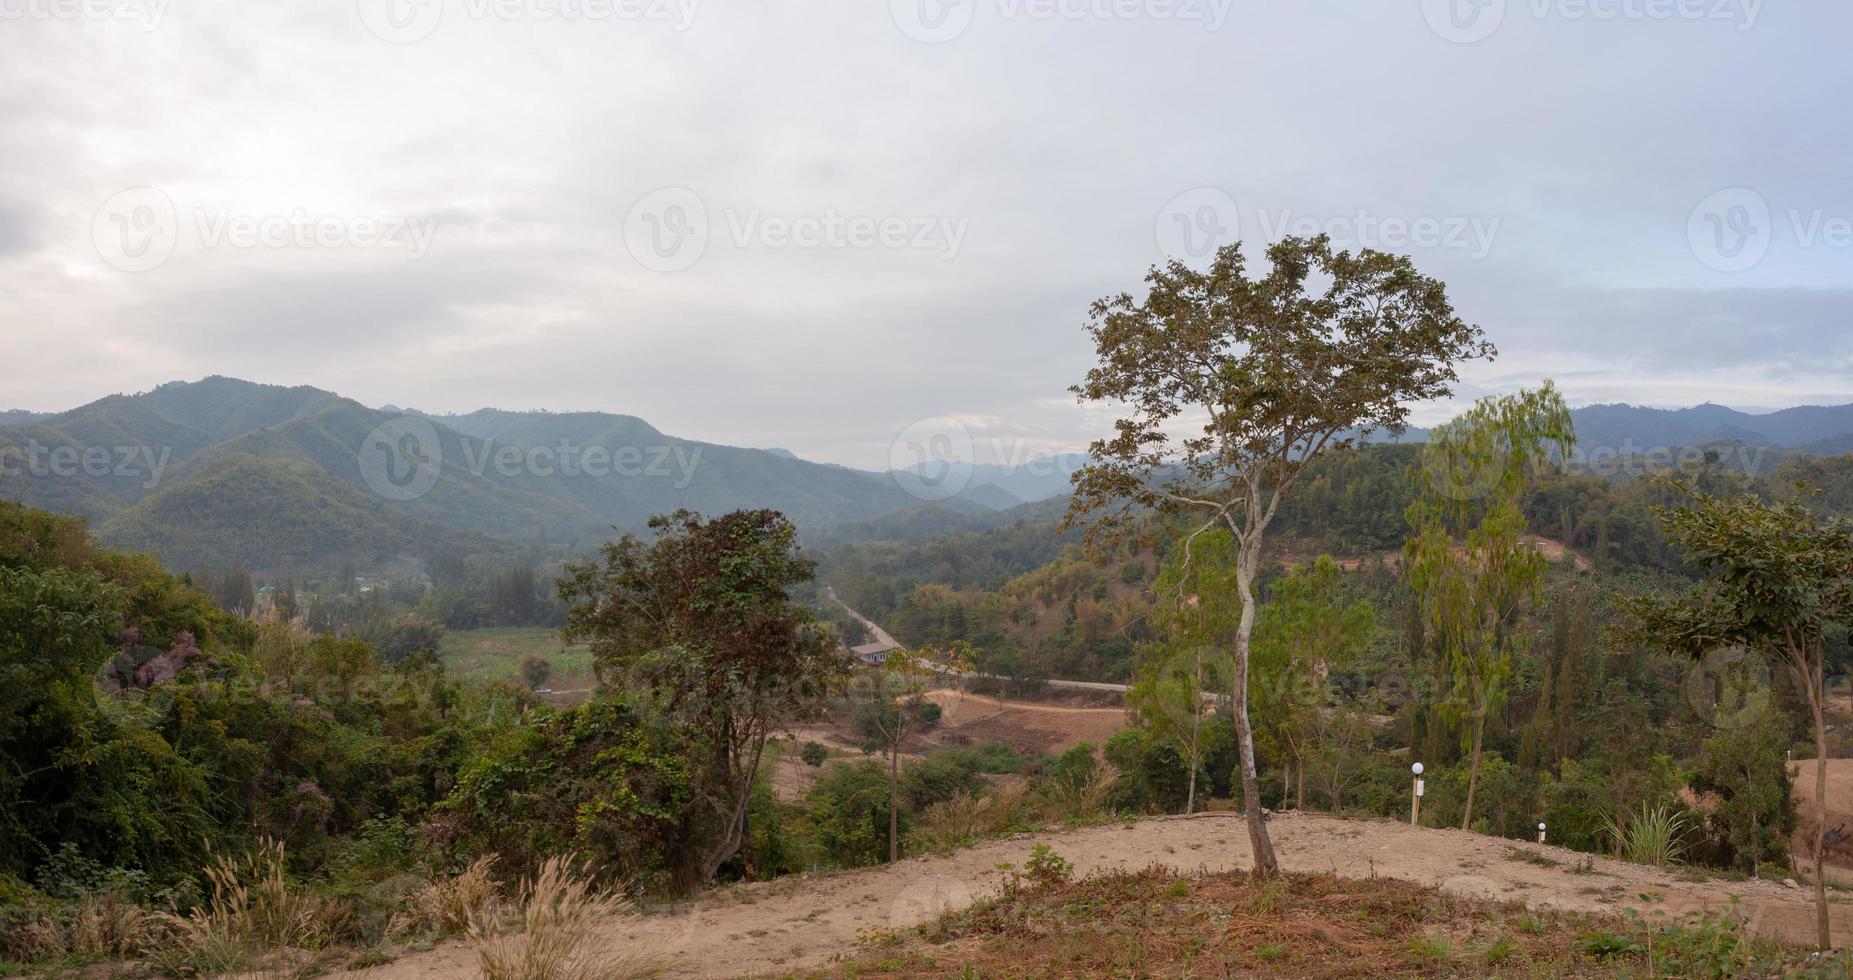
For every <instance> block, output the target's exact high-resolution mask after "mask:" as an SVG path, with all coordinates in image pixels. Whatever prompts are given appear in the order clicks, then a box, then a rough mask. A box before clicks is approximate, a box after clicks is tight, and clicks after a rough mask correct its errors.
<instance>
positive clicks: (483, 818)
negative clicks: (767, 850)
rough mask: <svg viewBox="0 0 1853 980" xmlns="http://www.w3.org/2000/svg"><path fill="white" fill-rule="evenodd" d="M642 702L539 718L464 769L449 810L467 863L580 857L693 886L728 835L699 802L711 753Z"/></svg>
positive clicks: (530, 863) (615, 702)
mask: <svg viewBox="0 0 1853 980" xmlns="http://www.w3.org/2000/svg"><path fill="white" fill-rule="evenodd" d="M691 734H692V733H691V732H689V731H688V730H687V729H685V728H682V727H681V726H675V725H668V724H665V723H664V722H663V720H662V719H659V718H657V717H655V716H654V715H653V714H652V712H651V711H650V710H649V709H648V707H647V706H645V705H644V704H643V703H641V702H640V701H639V700H638V699H636V698H635V697H631V698H623V699H618V698H608V699H607V698H601V699H598V700H594V701H592V702H590V703H587V704H585V705H581V706H580V707H577V708H574V709H571V710H568V711H560V712H549V711H539V712H535V713H533V714H532V715H531V720H530V721H528V722H526V723H523V724H520V725H517V726H515V727H512V728H510V729H508V730H506V731H504V732H501V733H499V734H498V735H497V736H496V737H495V739H494V741H492V742H491V743H490V744H489V745H488V746H486V747H485V748H484V750H483V751H482V752H481V754H480V755H478V756H476V757H475V758H473V759H471V760H470V761H469V762H468V763H467V764H466V765H464V766H463V767H462V768H461V769H460V770H459V771H458V773H457V783H456V786H455V788H454V789H452V790H451V792H450V794H449V796H448V797H447V798H446V799H445V800H444V801H443V803H442V805H441V806H440V807H439V811H440V812H441V813H443V814H445V815H447V816H448V817H449V818H450V821H451V823H450V826H451V827H453V828H454V832H455V837H454V839H453V840H452V841H451V844H450V846H451V848H452V849H453V850H454V851H455V852H456V853H457V854H458V855H460V856H465V857H473V856H476V855H480V854H487V853H492V852H493V853H496V854H498V855H500V856H501V858H502V861H503V866H504V867H505V868H507V869H510V870H512V871H517V872H521V873H526V872H529V871H532V870H533V869H535V868H538V867H539V866H540V864H541V863H542V862H543V861H545V860H546V859H547V858H548V857H551V856H554V855H558V854H565V853H568V852H578V853H582V854H585V855H586V856H588V857H591V858H593V859H594V860H595V861H596V862H597V863H598V864H599V866H600V867H602V868H604V869H606V870H607V871H608V872H609V873H611V874H614V875H623V876H627V877H630V878H632V879H634V880H639V881H649V882H654V883H655V884H657V885H658V886H659V887H673V886H676V885H682V884H686V883H688V882H689V881H691V880H692V879H694V878H695V877H696V876H697V873H698V872H697V868H698V866H699V861H700V857H701V855H700V853H699V848H700V843H701V841H702V840H704V839H706V838H707V837H708V836H709V835H712V834H714V833H716V832H717V831H718V828H717V826H716V824H717V820H716V818H715V816H714V815H713V814H712V813H711V812H706V811H707V808H706V807H704V806H702V805H701V804H700V802H699V796H700V794H701V793H702V792H703V785H702V783H701V780H702V779H703V778H704V774H703V773H702V771H701V769H700V761H701V756H702V751H701V746H700V745H698V744H696V745H691V744H690V743H689V742H688V738H689V737H690V735H691Z"/></svg>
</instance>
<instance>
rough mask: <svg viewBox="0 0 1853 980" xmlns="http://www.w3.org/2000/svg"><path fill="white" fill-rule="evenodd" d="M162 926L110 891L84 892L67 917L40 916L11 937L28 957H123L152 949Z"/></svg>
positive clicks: (160, 936)
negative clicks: (85, 894) (15, 935)
mask: <svg viewBox="0 0 1853 980" xmlns="http://www.w3.org/2000/svg"><path fill="white" fill-rule="evenodd" d="M164 932H165V929H164V928H163V926H162V923H161V920H160V918H159V917H158V916H156V915H155V914H154V913H152V912H149V911H147V910H145V909H142V908H140V907H139V906H137V905H136V904H135V903H133V902H131V901H129V900H128V899H126V898H124V897H122V896H121V895H119V894H116V893H114V892H111V893H108V894H103V895H87V896H85V897H84V898H82V899H81V900H79V901H78V903H77V906H76V907H75V908H74V909H72V910H71V912H70V914H69V915H68V916H63V917H59V918H51V917H47V918H42V919H40V920H38V921H36V922H32V923H29V924H28V925H26V926H24V927H23V928H21V930H20V935H19V937H18V938H17V939H16V940H15V942H16V943H17V945H18V946H19V947H20V949H21V950H22V951H23V952H24V953H25V954H26V955H27V956H28V957H29V958H31V959H34V960H51V959H62V958H65V957H81V958H84V959H127V958H130V957H134V956H139V955H141V954H142V953H144V952H146V951H148V950H151V949H154V948H155V947H156V946H158V945H159V944H160V942H161V940H162V936H163V933H164Z"/></svg>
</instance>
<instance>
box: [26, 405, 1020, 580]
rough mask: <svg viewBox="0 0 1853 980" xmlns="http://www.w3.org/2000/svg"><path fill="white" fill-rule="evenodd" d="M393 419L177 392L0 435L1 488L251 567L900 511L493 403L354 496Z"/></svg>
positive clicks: (683, 449) (354, 410) (793, 475)
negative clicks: (424, 456) (726, 517)
mask: <svg viewBox="0 0 1853 980" xmlns="http://www.w3.org/2000/svg"><path fill="white" fill-rule="evenodd" d="M403 418H406V415H405V414H404V413H400V412H397V411H388V410H378V409H372V408H368V407H366V406H364V405H361V404H359V403H358V402H355V401H352V400H350V399H346V398H342V397H340V396H338V395H335V394H332V393H330V392H326V391H322V390H319V389H315V388H281V387H275V386H268V385H258V384H251V383H249V382H244V381H238V380H234V379H230V378H218V377H215V378H208V379H206V380H204V381H200V382H197V383H179V382H177V383H174V384H168V385H163V386H162V387H160V388H157V389H155V390H153V391H150V392H145V393H142V394H138V395H113V396H110V397H108V398H105V399H102V400H100V401H97V402H94V403H92V404H90V405H86V406H84V407H82V408H78V409H74V410H72V411H69V412H64V413H61V414H58V415H52V416H47V417H43V418H38V419H33V420H30V421H25V422H21V423H19V424H15V425H12V426H8V427H6V428H5V429H3V430H0V453H5V454H7V455H6V456H5V458H6V459H7V460H8V462H9V465H8V466H7V472H6V476H5V477H4V482H3V483H0V495H4V496H5V497H7V498H9V499H13V500H17V501H20V502H22V503H26V504H30V505H32V506H36V507H43V508H46V509H50V510H58V511H68V512H72V513H76V514H80V515H83V516H85V517H88V518H90V519H91V520H92V521H93V523H94V524H95V525H96V526H97V528H98V530H99V531H100V533H101V534H102V536H103V537H104V539H105V540H106V541H109V542H112V543H118V544H122V545H124V546H130V547H138V548H148V549H152V550H153V551H155V553H156V554H158V555H159V556H160V557H161V558H162V559H163V560H164V561H167V562H168V563H169V564H170V565H174V566H176V567H178V566H182V565H191V564H193V563H195V562H205V563H210V564H214V565H218V564H221V563H224V564H238V565H244V566H246V567H249V568H252V569H280V568H283V567H287V566H295V567H302V566H305V565H309V566H316V565H319V566H333V565H335V564H336V563H340V562H346V561H355V560H358V561H362V562H365V561H368V560H372V559H376V558H380V557H384V556H391V555H393V554H398V553H410V554H413V555H424V554H427V552H425V550H424V549H426V548H429V547H431V545H432V542H435V541H438V540H440V539H442V540H444V542H445V546H446V547H447V548H449V549H453V550H454V549H459V548H461V549H464V550H466V551H475V552H478V553H494V552H498V551H509V550H513V549H514V548H516V547H524V548H530V549H538V550H539V551H541V552H542V553H547V554H558V555H565V554H571V553H576V552H579V551H583V550H585V549H587V548H589V547H591V546H592V545H594V544H596V543H597V542H600V541H603V540H605V539H607V538H609V537H610V536H611V529H612V528H613V527H614V526H615V527H617V528H620V529H623V530H637V529H641V528H642V527H643V525H644V523H645V522H646V521H647V520H648V519H649V517H651V516H652V515H655V514H661V513H667V512H670V511H674V510H676V509H679V508H690V509H694V510H699V511H703V512H711V513H721V512H726V511H730V510H734V509H738V508H747V507H768V508H773V509H776V510H779V511H781V512H783V513H785V514H787V515H788V516H790V517H791V518H792V519H793V520H794V521H796V522H798V523H799V524H801V525H802V526H805V527H807V528H811V529H818V530H823V529H829V528H833V527H836V526H838V525H840V524H843V523H845V522H850V521H857V520H863V519H868V518H871V517H875V516H878V515H882V514H887V513H892V512H895V511H900V510H904V509H907V508H910V507H913V506H916V505H918V504H919V501H918V500H917V499H916V498H914V497H912V496H909V495H908V494H907V493H906V492H904V491H903V490H902V489H901V487H900V486H899V485H897V484H896V483H895V482H894V481H893V480H892V479H890V478H888V477H886V476H885V475H878V474H871V473H864V472H858V471H856V470H851V469H847V468H844V467H839V466H827V465H823V464H819V463H812V462H807V461H804V460H801V459H797V458H794V457H792V456H790V455H789V454H779V453H773V452H768V451H765V450H759V449H742V448H736V447H732V446H720V445H714V444H709V443H701V442H695V441H691V440H686V439H678V438H675V437H673V436H668V435H665V434H663V433H661V432H659V431H657V430H656V429H655V428H653V427H651V426H650V425H649V424H647V423H645V422H644V421H642V420H641V419H637V418H633V417H630V416H622V415H608V414H602V413H561V414H555V413H544V412H504V411H498V410H493V409H490V410H484V411H480V412H475V413H472V414H470V415H465V416H425V415H419V416H417V418H418V419H423V420H425V421H427V422H428V423H429V427H428V428H421V429H420V430H419V432H421V433H428V438H429V439H431V440H433V441H435V446H434V447H432V448H433V449H435V450H436V453H435V454H434V455H436V456H437V457H438V459H439V460H440V462H439V463H438V465H437V466H436V475H435V480H434V481H433V482H432V483H431V485H430V487H429V489H427V490H425V491H424V492H422V493H418V494H411V495H405V496H406V497H407V499H397V497H398V496H399V495H386V496H383V495H382V494H380V493H378V492H376V491H375V490H374V488H372V487H371V486H370V485H369V483H368V480H367V476H368V474H367V473H366V472H364V468H363V462H362V460H363V457H364V456H365V454H366V453H367V452H369V451H371V452H375V453H383V452H384V450H385V448H386V446H385V444H370V442H369V440H370V438H376V437H377V435H378V431H379V427H380V426H382V425H386V424H388V423H392V422H393V421H394V420H395V419H403ZM389 436H390V437H391V438H389V439H388V440H387V442H388V443H392V444H393V445H395V446H396V445H398V443H399V442H401V441H402V440H403V439H404V438H405V435H404V434H403V433H399V432H396V431H394V432H390V433H389ZM414 448H418V449H420V450H421V451H422V450H423V447H422V446H419V447H414ZM60 453H62V454H63V455H62V456H60V455H59V454H60ZM987 496H991V497H996V504H998V505H1003V506H1009V505H1012V504H1014V503H1015V500H1014V498H1011V497H1009V496H1007V495H997V494H995V493H992V494H985V493H978V494H975V495H974V496H973V497H966V498H957V499H954V500H951V501H948V502H946V504H945V506H947V507H949V508H951V509H954V510H963V511H967V512H988V511H991V510H993V509H994V507H993V505H992V504H989V503H986V502H985V501H986V498H987ZM459 532H461V534H460V533H459Z"/></svg>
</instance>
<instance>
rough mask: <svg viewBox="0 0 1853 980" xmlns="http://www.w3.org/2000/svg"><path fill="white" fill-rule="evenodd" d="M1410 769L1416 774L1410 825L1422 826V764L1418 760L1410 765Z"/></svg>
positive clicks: (1410, 806) (1411, 802)
mask: <svg viewBox="0 0 1853 980" xmlns="http://www.w3.org/2000/svg"><path fill="white" fill-rule="evenodd" d="M1409 771H1410V772H1412V773H1414V774H1415V786H1414V787H1413V788H1412V792H1411V793H1410V795H1409V826H1411V827H1420V826H1422V764H1421V763H1420V762H1418V763H1416V764H1415V765H1413V766H1410V767H1409Z"/></svg>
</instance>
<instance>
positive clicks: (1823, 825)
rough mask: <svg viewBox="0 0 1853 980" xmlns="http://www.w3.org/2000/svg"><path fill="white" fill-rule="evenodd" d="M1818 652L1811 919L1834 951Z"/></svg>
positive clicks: (1812, 693)
mask: <svg viewBox="0 0 1853 980" xmlns="http://www.w3.org/2000/svg"><path fill="white" fill-rule="evenodd" d="M1823 659H1824V658H1823V657H1822V654H1821V652H1820V651H1816V653H1815V655H1814V663H1813V664H1812V665H1811V667H1810V670H1809V673H1810V674H1811V675H1812V676H1811V678H1810V680H1809V684H1808V687H1809V691H1808V707H1809V709H1810V710H1811V711H1813V713H1814V916H1815V933H1816V942H1817V944H1818V945H1819V946H1820V947H1821V949H1823V950H1828V949H1832V948H1834V937H1833V932H1832V930H1831V929H1830V928H1829V924H1828V922H1829V920H1828V916H1827V853H1826V850H1827V719H1826V717H1825V713H1824V712H1823V710H1822V702H1823V701H1824V700H1826V696H1827V692H1826V691H1825V690H1823V687H1824V680H1825V679H1824V678H1823V677H1822V676H1821V674H1822V666H1821V661H1822V660H1823Z"/></svg>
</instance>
